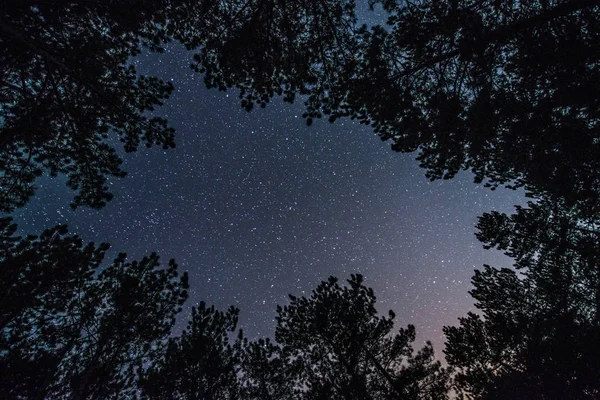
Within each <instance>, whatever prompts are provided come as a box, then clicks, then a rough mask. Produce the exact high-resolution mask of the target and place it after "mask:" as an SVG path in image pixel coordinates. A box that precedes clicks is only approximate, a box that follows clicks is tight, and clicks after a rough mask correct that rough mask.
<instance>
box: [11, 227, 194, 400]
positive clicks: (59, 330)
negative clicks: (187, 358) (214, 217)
mask: <svg viewBox="0 0 600 400" xmlns="http://www.w3.org/2000/svg"><path fill="white" fill-rule="evenodd" d="M15 228H16V227H15V226H14V225H12V224H10V221H9V220H8V219H2V220H0V237H1V239H0V289H2V290H0V300H1V301H0V328H1V329H0V389H1V390H2V398H5V399H24V398H26V399H46V398H52V399H67V398H68V399H99V398H102V399H108V398H133V396H134V394H135V391H136V390H137V375H138V373H139V372H140V371H141V370H142V369H144V368H146V367H147V364H149V363H152V362H154V360H155V359H157V357H158V356H159V355H160V354H161V350H162V348H163V345H164V343H165V341H166V339H167V338H168V336H169V334H170V331H171V328H172V326H173V324H174V323H175V315H176V314H177V313H178V312H179V311H180V310H181V305H182V304H183V302H184V301H185V299H186V298H187V288H188V281H187V274H183V275H182V276H179V274H178V267H177V264H175V262H174V261H173V260H171V261H170V262H169V263H168V265H167V266H165V267H163V266H161V265H160V262H159V258H158V256H157V255H156V254H151V255H150V256H148V257H144V258H142V259H141V260H140V261H128V260H127V258H126V255H125V254H119V256H118V257H117V258H116V259H115V261H114V262H113V263H112V264H110V265H108V266H106V267H104V268H101V267H100V264H101V263H102V261H103V259H104V255H105V252H106V250H107V249H108V245H106V244H101V245H99V246H95V245H94V244H93V243H90V244H88V245H85V246H84V245H83V242H82V240H81V239H80V238H79V237H78V236H77V235H68V232H67V230H66V227H65V226H57V227H55V228H52V229H49V230H46V231H44V232H43V233H42V234H41V235H40V236H39V237H36V236H27V237H25V238H20V237H16V236H14V233H15Z"/></svg>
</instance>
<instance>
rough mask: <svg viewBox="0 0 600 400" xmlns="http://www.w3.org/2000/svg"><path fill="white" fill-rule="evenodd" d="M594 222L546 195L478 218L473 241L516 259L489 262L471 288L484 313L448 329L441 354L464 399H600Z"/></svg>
mask: <svg viewBox="0 0 600 400" xmlns="http://www.w3.org/2000/svg"><path fill="white" fill-rule="evenodd" d="M597 222H598V221H597V220H582V219H580V218H578V213H577V210H576V209H573V208H570V207H568V206H566V205H565V204H564V203H562V204H561V203H556V202H550V201H548V200H547V199H544V200H541V201H540V202H538V203H530V204H529V206H528V207H527V208H524V207H517V212H516V213H515V214H513V215H511V216H507V215H506V214H499V213H497V212H492V213H489V214H485V215H484V216H482V217H481V218H480V222H479V224H478V228H479V230H480V231H479V233H478V237H479V239H480V240H482V241H483V242H484V243H485V244H486V246H487V247H488V248H491V247H497V248H499V249H501V250H505V251H506V254H507V255H509V256H511V257H513V258H514V259H515V267H516V268H517V271H515V270H513V269H508V268H503V269H496V268H492V267H490V266H485V268H484V270H483V271H476V273H475V276H474V277H473V285H474V289H473V290H472V291H471V292H470V293H471V295H472V296H473V297H474V298H475V300H476V301H477V303H476V307H477V308H479V309H480V310H481V311H482V314H483V316H479V315H476V314H473V313H469V314H468V315H467V317H464V318H461V319H460V326H459V327H446V328H445V329H444V330H445V333H446V335H447V338H448V343H447V345H446V349H445V353H446V359H447V361H448V363H449V364H450V365H452V366H455V367H457V368H458V373H457V377H456V385H457V388H458V390H459V391H460V392H462V393H463V394H464V395H466V396H468V397H469V396H470V397H469V398H490V399H502V398H524V399H529V398H540V399H566V398H573V399H595V398H597V397H598V394H599V393H600V384H599V382H600V375H599V374H598V371H600V352H598V349H597V342H598V339H600V273H599V271H600V269H599V268H600V267H599V266H600V251H599V249H598V235H599V234H600V232H599V231H598V230H597V227H598V225H597Z"/></svg>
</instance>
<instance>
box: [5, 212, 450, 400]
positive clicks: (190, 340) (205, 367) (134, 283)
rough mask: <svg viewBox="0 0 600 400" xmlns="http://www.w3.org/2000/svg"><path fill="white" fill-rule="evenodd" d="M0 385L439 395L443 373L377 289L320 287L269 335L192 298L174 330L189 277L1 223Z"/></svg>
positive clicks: (248, 394)
mask: <svg viewBox="0 0 600 400" xmlns="http://www.w3.org/2000/svg"><path fill="white" fill-rule="evenodd" d="M1 228H2V231H1V243H0V245H1V247H0V252H1V253H0V254H1V255H0V273H1V274H2V275H1V277H0V278H1V279H0V284H1V285H2V288H1V289H2V290H1V291H0V293H1V295H2V299H1V300H2V301H1V302H0V323H1V324H2V326H1V327H2V335H1V336H0V389H1V390H2V397H3V398H6V399H112V398H115V399H116V398H119V399H120V398H138V397H139V398H147V399H168V398H176V399H253V398H254V399H443V398H447V391H448V388H449V371H448V370H447V369H444V368H442V367H441V364H440V362H439V361H436V360H435V359H434V355H433V348H432V346H431V344H430V343H428V344H427V345H426V346H425V347H424V348H422V349H421V350H419V351H417V352H415V351H414V350H413V347H412V342H413V341H414V340H415V328H414V326H412V325H409V326H408V327H407V328H404V329H400V330H399V332H398V333H394V321H393V320H394V314H393V312H391V311H390V312H389V316H388V317H381V316H379V315H378V313H377V311H376V309H375V295H374V293H373V290H372V289H370V288H367V287H365V286H364V285H363V279H362V277H361V276H360V275H353V276H352V277H351V279H350V280H349V281H348V286H340V285H339V284H338V282H337V279H335V278H333V277H332V278H330V279H329V280H328V281H326V282H322V283H321V285H319V286H318V287H317V288H316V289H315V290H314V291H313V293H312V295H311V296H310V298H305V297H302V298H296V297H293V296H290V300H291V301H290V304H288V305H286V306H284V307H278V309H277V327H276V331H275V341H271V340H269V339H260V340H257V341H250V340H248V339H247V338H245V337H244V334H243V332H242V331H241V330H240V331H237V332H236V329H237V319H238V313H239V310H237V309H235V308H233V307H232V308H230V309H229V310H227V311H226V312H221V311H218V310H215V308H214V307H207V306H206V305H205V304H204V303H200V304H199V305H198V306H197V307H195V308H193V309H192V313H191V316H190V319H189V321H188V326H187V328H186V329H185V330H184V331H183V332H182V333H181V334H180V335H178V336H173V334H174V332H171V329H172V327H173V326H174V323H175V316H176V315H177V313H179V312H180V311H181V306H182V305H183V303H184V301H185V300H186V298H187V288H188V279H187V274H183V275H181V276H179V274H178V267H177V264H175V262H174V261H172V260H171V261H170V262H169V263H168V265H167V266H161V264H160V262H159V259H158V256H157V255H156V254H152V255H150V256H148V257H144V258H143V259H142V260H141V261H128V260H127V256H126V255H125V254H120V255H119V256H118V257H117V259H116V260H115V261H114V262H113V263H112V264H110V265H108V266H101V264H102V262H103V259H104V255H105V252H106V250H107V249H108V245H106V244H101V245H99V246H95V245H94V244H93V243H90V244H88V245H84V244H83V242H82V240H81V239H80V238H79V237H78V236H77V235H68V233H67V230H66V227H64V226H57V227H55V228H53V229H50V230H47V231H44V232H43V233H42V234H41V235H40V236H39V237H36V236H27V237H25V238H21V237H17V236H15V235H14V233H15V230H16V226H15V225H14V224H11V223H10V221H9V220H8V219H3V220H1Z"/></svg>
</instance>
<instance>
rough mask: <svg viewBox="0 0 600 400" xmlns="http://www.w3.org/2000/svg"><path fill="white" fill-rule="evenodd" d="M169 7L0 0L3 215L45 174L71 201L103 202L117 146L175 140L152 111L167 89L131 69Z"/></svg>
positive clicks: (152, 42) (116, 166)
mask: <svg viewBox="0 0 600 400" xmlns="http://www.w3.org/2000/svg"><path fill="white" fill-rule="evenodd" d="M165 4H166V2H163V1H149V2H142V1H136V2H135V4H131V2H101V1H89V2H78V1H69V0H63V1H56V2H46V1H27V2H23V1H12V0H10V1H5V2H2V5H0V34H1V38H2V40H1V41H0V137H1V139H0V171H2V174H1V176H0V210H1V211H5V212H6V211H11V210H12V209H13V208H14V207H18V206H22V205H23V204H25V203H26V202H27V201H28V199H29V198H30V197H31V196H32V194H33V193H34V191H35V185H34V181H35V179H36V178H37V177H38V176H40V175H42V174H44V173H48V174H50V175H52V176H55V175H57V174H65V175H66V176H67V178H68V180H67V185H68V186H69V187H70V188H72V189H74V190H76V192H77V195H76V196H75V199H74V202H73V206H78V205H87V206H91V207H101V206H103V205H104V204H105V202H106V201H108V200H110V198H111V197H112V195H111V194H110V193H109V191H108V185H107V177H109V176H116V177H120V176H123V175H124V171H122V170H121V168H120V164H121V160H120V158H119V157H118V156H117V154H116V152H115V149H114V148H113V144H114V143H116V142H117V141H121V142H123V144H124V147H125V150H126V151H134V150H135V149H136V148H137V146H138V144H139V143H140V142H144V143H145V144H146V145H148V146H150V145H153V144H158V145H161V146H163V147H165V148H167V147H172V146H173V145H174V143H173V130H172V129H171V128H169V127H168V126H167V124H166V121H165V120H164V119H162V118H158V117H151V116H149V115H148V112H150V111H152V110H153V107H154V106H156V105H161V104H162V103H161V102H162V100H163V99H165V98H167V97H168V95H169V94H170V93H171V91H172V90H173V87H172V85H171V84H170V83H165V82H162V81H161V80H159V79H157V78H154V77H144V76H138V75H137V74H136V71H135V69H134V68H133V67H132V66H131V65H128V60H129V58H130V57H132V56H134V55H136V54H138V53H139V52H140V49H141V47H142V46H143V45H145V46H147V47H149V48H151V49H153V50H158V49H160V47H158V44H160V43H161V42H162V41H164V40H165V35H164V29H161V28H159V24H160V23H161V21H160V18H161V14H160V10H161V8H162V7H163V6H164V5H165ZM163 18H164V17H163ZM163 24H164V22H163Z"/></svg>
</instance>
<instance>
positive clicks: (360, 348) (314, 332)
mask: <svg viewBox="0 0 600 400" xmlns="http://www.w3.org/2000/svg"><path fill="white" fill-rule="evenodd" d="M290 300H291V302H290V304H289V305H288V306H284V307H278V308H277V328H276V330H275V340H276V341H277V343H278V344H279V345H280V346H281V353H282V354H283V355H284V356H285V357H286V359H287V365H288V366H289V367H288V368H290V369H291V370H292V371H296V372H295V373H294V374H293V375H292V376H291V379H293V380H294V382H295V385H294V386H295V387H297V388H298V390H299V392H300V393H301V396H300V398H302V399H386V398H390V399H444V398H447V389H448V372H447V371H446V370H445V369H444V368H442V367H441V365H440V363H439V361H435V359H434V356H433V347H432V345H431V343H429V342H428V343H427V345H426V346H425V347H423V349H421V350H420V351H418V352H417V353H416V354H415V353H414V352H413V348H412V345H411V344H412V342H413V341H414V340H415V327H414V326H412V325H409V326H408V327H407V328H405V329H404V328H401V329H400V330H399V332H398V333H396V334H394V333H392V330H393V328H394V321H393V319H394V313H393V312H392V311H390V312H389V317H384V316H378V315H377V311H376V309H375V295H374V293H373V290H372V289H371V288H368V287H366V286H364V285H363V278H362V276H361V275H352V276H351V278H350V279H349V280H348V285H347V286H340V285H339V284H338V283H337V279H336V278H334V277H330V278H329V279H328V280H327V281H325V282H322V283H321V284H320V285H319V286H318V287H317V288H316V289H315V290H313V292H312V294H311V296H310V298H306V297H301V298H298V297H294V296H291V295H290Z"/></svg>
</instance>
